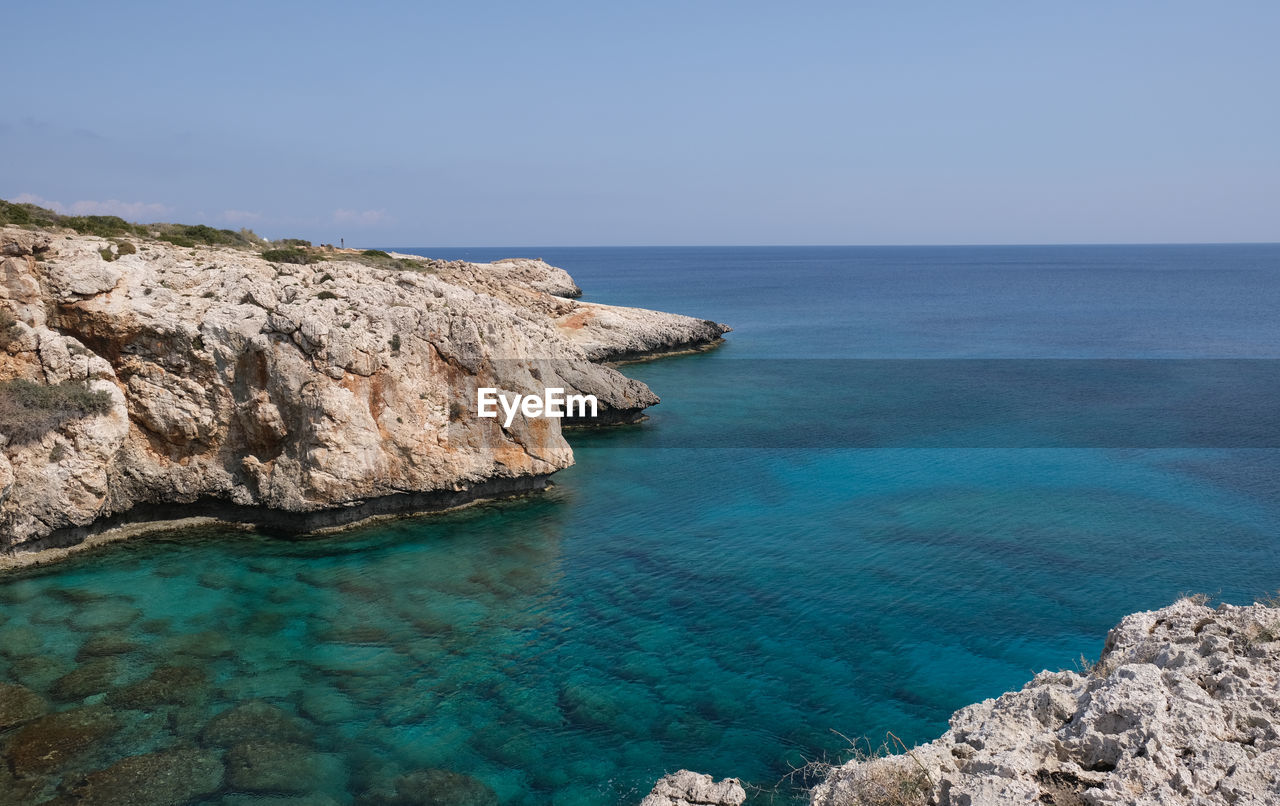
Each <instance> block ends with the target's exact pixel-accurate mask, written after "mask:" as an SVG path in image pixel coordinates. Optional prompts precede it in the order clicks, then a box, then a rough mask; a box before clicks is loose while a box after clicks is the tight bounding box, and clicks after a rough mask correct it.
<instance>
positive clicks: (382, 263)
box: [0, 199, 433, 271]
mask: <svg viewBox="0 0 1280 806" xmlns="http://www.w3.org/2000/svg"><path fill="white" fill-rule="evenodd" d="M0 226H13V227H24V228H27V229H59V228H64V229H70V230H74V231H75V232H78V233H80V234H81V235H96V236H98V237H100V238H113V239H120V238H128V237H138V238H154V239H155V240H157V241H166V242H168V243H171V244H173V245H174V246H181V247H184V248H190V247H195V246H231V247H237V248H241V249H255V250H258V253H259V254H260V255H261V256H262V258H263V259H265V260H269V261H271V262H272V263H291V264H296V265H307V264H311V263H319V262H320V261H322V260H325V259H326V258H327V257H329V254H330V253H332V252H334V249H333V247H332V246H321V247H316V246H312V245H311V242H310V241H307V240H303V239H302V238H281V239H280V240H277V241H268V240H267V239H265V238H263V237H261V236H260V235H258V234H257V233H256V232H254V231H253V230H250V229H241V230H239V231H237V230H230V229H217V228H215V227H210V226H207V225H205V224H167V223H155V224H137V223H134V222H131V221H125V220H124V219H123V218H120V217H119V216H113V215H64V214H62V213H58V212H56V211H54V210H49V209H46V208H44V207H40V206H38V205H35V204H28V203H22V204H19V203H17V202H10V201H5V200H4V199H0ZM134 251H135V248H134V246H133V245H132V244H130V243H128V242H123V243H120V244H119V246H118V248H117V249H116V250H114V251H113V250H111V249H109V248H108V249H104V250H102V257H103V259H104V260H106V261H108V262H110V261H112V260H115V259H116V258H117V257H119V256H120V255H126V254H133V253H134ZM343 259H346V260H353V261H355V262H357V263H363V264H365V265H366V266H372V267H374V268H378V269H410V270H413V271H430V270H431V269H432V268H433V267H432V264H431V262H430V261H425V260H410V259H402V258H395V257H392V256H391V255H390V254H388V253H387V252H384V251H382V250H381V249H366V250H364V251H362V252H355V251H354V250H352V251H351V252H347V253H343Z"/></svg>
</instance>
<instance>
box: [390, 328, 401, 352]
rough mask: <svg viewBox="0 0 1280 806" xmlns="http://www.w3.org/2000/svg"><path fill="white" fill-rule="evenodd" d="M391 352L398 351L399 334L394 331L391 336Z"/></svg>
mask: <svg viewBox="0 0 1280 806" xmlns="http://www.w3.org/2000/svg"><path fill="white" fill-rule="evenodd" d="M391 352H393V353H398V352H400V334H399V333H396V334H394V335H392V337H391Z"/></svg>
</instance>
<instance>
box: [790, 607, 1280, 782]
mask: <svg viewBox="0 0 1280 806" xmlns="http://www.w3.org/2000/svg"><path fill="white" fill-rule="evenodd" d="M812 802H813V803H814V804H815V806H855V804H863V803H878V804H903V805H905V804H941V805H942V806H1002V804H1014V803H1018V804H1023V803H1043V804H1056V806H1068V805H1070V806H1077V804H1080V805H1087V806H1102V804H1189V805H1190V804H1195V805H1196V806H1211V805H1212V806H1216V805H1217V804H1224V805H1225V804H1280V609H1275V608H1270V607H1264V606H1262V605H1253V606H1250V607H1232V606H1230V605H1222V606H1220V607H1218V608H1216V609H1211V608H1209V607H1205V606H1204V605H1202V604H1200V603H1198V602H1197V601H1194V600H1190V599H1183V600H1181V601H1179V602H1177V603H1175V604H1173V605H1171V606H1169V607H1166V608H1164V609H1163V610H1156V611H1152V612H1147V613H1137V614H1134V615H1131V616H1128V617H1127V618H1125V619H1124V620H1123V621H1122V622H1121V623H1120V624H1119V626H1117V627H1116V628H1115V629H1113V630H1112V631H1111V633H1110V634H1109V635H1108V636H1107V640H1106V645H1105V648H1104V650H1103V653H1102V657H1101V659H1100V660H1099V662H1098V664H1097V666H1096V667H1095V668H1094V669H1093V670H1092V671H1091V672H1089V673H1087V674H1076V673H1073V672H1057V673H1053V672H1042V673H1040V674H1039V675H1037V676H1036V677H1035V678H1034V679H1033V680H1032V681H1031V682H1030V683H1028V684H1027V685H1026V686H1025V687H1024V688H1023V689H1022V690H1021V691H1015V692H1011V693H1007V694H1004V695H1002V696H1001V697H999V698H997V699H994V700H987V701H985V702H982V703H979V704H977V705H972V706H969V707H968V708H965V709H963V710H960V711H957V712H956V713H955V715H954V716H952V717H951V729H950V730H949V731H948V732H947V733H946V734H944V735H943V736H942V737H941V738H940V739H938V740H937V741H934V742H931V743H929V744H926V745H922V746H920V747H916V748H915V749H913V750H912V751H910V752H909V753H907V754H905V755H898V756H889V757H882V758H877V759H872V760H867V761H861V762H851V763H849V764H846V765H845V766H843V767H838V768H836V769H835V770H834V771H832V773H831V774H830V776H829V777H828V778H827V780H826V782H825V783H823V784H821V785H820V786H818V787H817V788H816V789H815V790H814V793H813V798H812Z"/></svg>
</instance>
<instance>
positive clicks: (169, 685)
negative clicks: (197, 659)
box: [107, 666, 209, 709]
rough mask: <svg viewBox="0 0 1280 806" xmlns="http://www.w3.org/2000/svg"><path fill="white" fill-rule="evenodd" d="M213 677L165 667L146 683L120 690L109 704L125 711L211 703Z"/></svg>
mask: <svg viewBox="0 0 1280 806" xmlns="http://www.w3.org/2000/svg"><path fill="white" fill-rule="evenodd" d="M208 683H209V676H208V675H207V674H206V673H205V672H204V670H202V669H197V668H195V667H193V666H161V667H160V668H158V669H156V670H155V671H153V672H152V673H151V676H150V677H148V678H146V679H145V680H140V681H138V682H137V683H133V684H130V685H128V686H125V687H124V688H118V689H115V690H114V691H112V692H111V693H109V694H108V695H107V702H109V703H111V704H112V705H116V706H119V707H121V708H143V709H145V708H152V707H155V706H157V705H194V704H195V703H198V702H202V701H204V700H206V699H208V696H209V690H208Z"/></svg>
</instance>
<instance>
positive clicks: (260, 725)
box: [200, 702, 311, 747]
mask: <svg viewBox="0 0 1280 806" xmlns="http://www.w3.org/2000/svg"><path fill="white" fill-rule="evenodd" d="M251 741H272V742H290V743H293V744H304V743H308V742H310V741H311V730H310V729H309V728H308V727H307V725H306V723H305V722H303V721H302V720H301V719H299V718H297V717H296V716H293V715H291V714H289V713H286V712H285V711H284V710H283V709H281V708H277V707H276V706H274V705H271V704H270V703H265V702H246V703H242V704H240V705H237V706H235V707H234V708H228V709H227V710H225V711H223V712H222V713H220V714H218V715H217V716H215V717H214V718H213V719H211V720H210V721H209V724H208V725H206V726H205V728H204V730H202V731H201V732H200V743H201V744H205V745H215V746H218V747H230V746H232V745H235V744H243V743H245V742H251Z"/></svg>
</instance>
